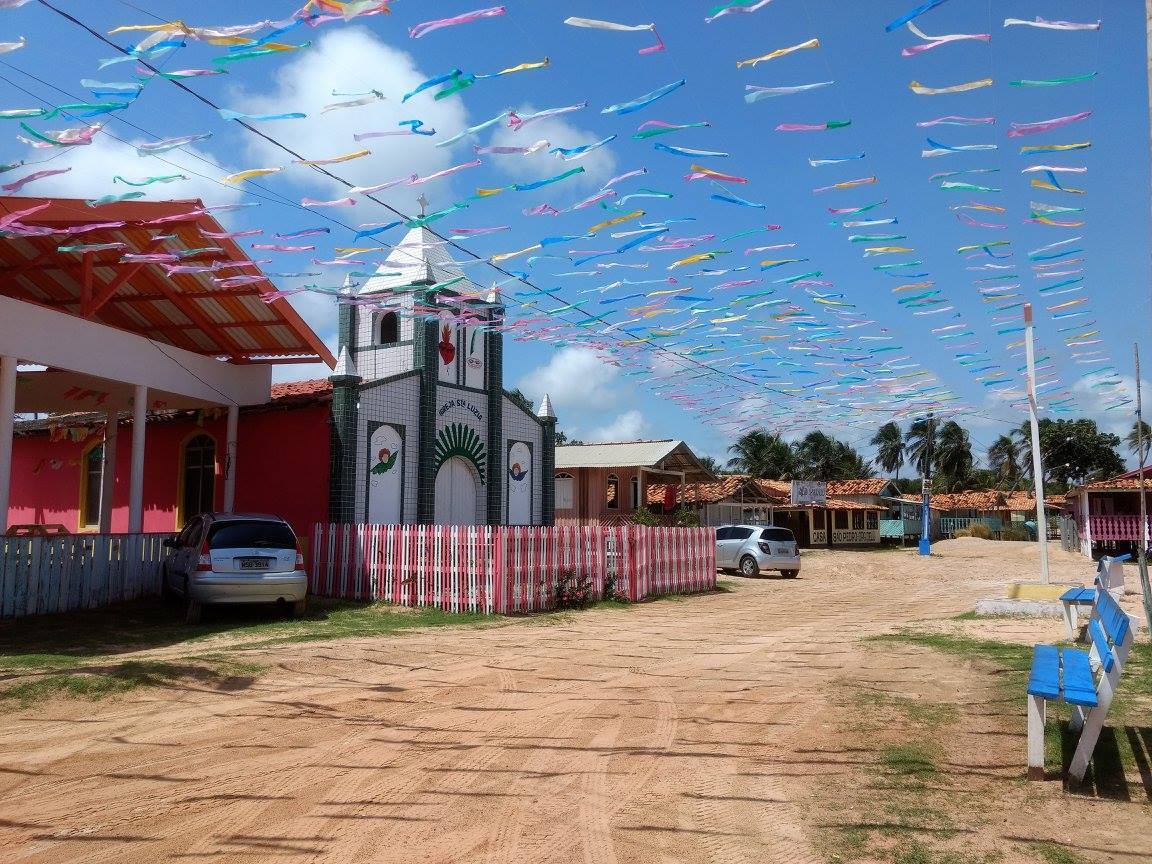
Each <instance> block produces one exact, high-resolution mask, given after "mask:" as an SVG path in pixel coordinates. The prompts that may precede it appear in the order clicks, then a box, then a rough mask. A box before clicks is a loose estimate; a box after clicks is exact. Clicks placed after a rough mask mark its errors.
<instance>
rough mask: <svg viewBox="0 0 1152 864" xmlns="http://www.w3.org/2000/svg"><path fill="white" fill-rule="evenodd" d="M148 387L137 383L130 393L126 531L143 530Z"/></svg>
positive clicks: (136, 532) (133, 532)
mask: <svg viewBox="0 0 1152 864" xmlns="http://www.w3.org/2000/svg"><path fill="white" fill-rule="evenodd" d="M147 409H148V388H147V387H145V386H144V385H143V384H137V385H136V390H135V392H134V393H133V394H132V470H131V473H130V474H129V479H128V533H129V534H139V533H140V532H141V531H143V530H144V425H145V423H146V422H147Z"/></svg>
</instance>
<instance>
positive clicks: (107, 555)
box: [0, 534, 170, 618]
mask: <svg viewBox="0 0 1152 864" xmlns="http://www.w3.org/2000/svg"><path fill="white" fill-rule="evenodd" d="M167 536H170V535H167V534H72V535H67V536H63V537H0V618H23V617H25V616H27V615H42V614H45V613H49V612H68V611H71V610H73V609H92V608H94V607H96V606H107V605H108V604H110V603H120V602H123V601H125V600H134V599H136V598H137V597H143V596H146V595H149V594H158V593H159V591H160V563H161V562H162V561H163V560H164V554H165V549H164V546H163V541H164V538H165V537H167Z"/></svg>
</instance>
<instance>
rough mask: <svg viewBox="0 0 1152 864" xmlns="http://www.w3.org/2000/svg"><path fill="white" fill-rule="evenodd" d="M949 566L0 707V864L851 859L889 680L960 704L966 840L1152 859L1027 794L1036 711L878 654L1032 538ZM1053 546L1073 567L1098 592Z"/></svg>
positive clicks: (834, 577)
mask: <svg viewBox="0 0 1152 864" xmlns="http://www.w3.org/2000/svg"><path fill="white" fill-rule="evenodd" d="M938 550H939V551H941V552H942V553H944V554H943V555H942V556H939V557H933V558H932V559H928V560H924V559H919V558H917V557H916V556H915V555H914V554H912V553H910V552H909V553H906V552H899V551H896V552H887V553H885V552H861V553H814V554H812V555H809V556H807V557H806V559H805V562H804V571H803V573H802V575H801V578H800V579H798V580H794V581H793V580H787V581H786V580H778V579H760V580H747V579H736V578H734V579H732V580H731V582H732V585H733V588H732V590H731V591H730V592H728V593H718V594H713V595H709V596H701V597H693V598H688V599H683V600H673V601H661V602H657V603H651V604H645V605H643V606H640V607H636V608H632V609H627V610H612V609H604V610H596V611H591V612H584V613H578V614H574V615H572V616H571V617H570V618H567V619H565V620H564V621H562V622H561V623H553V624H550V625H546V624H542V623H539V622H535V623H534V622H532V621H522V622H517V623H514V624H511V625H509V626H504V627H498V628H490V629H465V630H455V629H439V630H430V631H425V632H419V633H410V634H407V635H402V636H396V637H394V638H387V639H367V640H364V639H362V640H348V641H341V642H326V643H318V644H305V645H289V646H282V647H278V648H276V649H274V650H264V651H259V652H251V658H250V659H253V660H255V661H256V662H259V663H262V664H264V665H265V666H267V667H269V668H268V671H267V672H266V673H265V674H264V675H263V676H262V677H260V678H259V679H257V680H256V681H255V683H254V684H252V686H250V687H248V688H247V689H244V690H239V691H234V692H218V691H211V690H201V689H196V688H171V689H168V688H160V689H148V690H139V691H135V692H133V693H131V694H127V695H124V696H121V697H118V698H114V699H110V700H107V701H104V702H99V703H90V702H87V701H83V700H61V701H57V702H54V703H48V704H42V705H39V706H37V707H35V708H32V709H28V710H25V711H19V712H14V713H8V714H3V715H0V860H2V861H4V862H12V864H14V862H27V864H30V862H52V864H68V862H85V864H98V862H117V864H129V862H149V864H151V862H160V861H184V860H197V859H204V860H218V861H247V860H255V859H261V860H285V861H289V860H290V861H323V862H349V864H355V862H405V864H412V862H465V861H466V862H490V864H496V862H517V864H521V862H524V864H529V862H556V864H561V862H587V864H613V862H652V864H670V862H693V864H695V862H726V864H728V862H730V864H741V862H756V864H763V862H772V864H775V862H825V861H829V860H836V859H835V857H834V856H835V855H836V854H837V852H836V850H835V848H830V847H829V845H828V844H829V842H832V843H833V846H834V845H835V842H836V841H835V839H833V840H832V841H829V839H828V838H829V837H832V838H835V837H837V836H839V835H838V834H836V831H837V830H843V829H844V828H845V827H846V826H855V827H856V828H859V827H860V826H861V825H864V826H865V827H867V824H868V823H866V822H864V821H861V820H862V819H866V818H867V814H864V815H863V816H862V815H861V813H863V810H861V808H862V807H863V808H864V809H865V810H866V809H867V808H866V807H865V806H864V805H863V804H861V798H860V796H859V793H860V791H861V790H862V789H864V790H866V789H869V788H873V789H874V788H875V787H868V782H869V781H868V778H869V776H871V774H873V773H874V772H873V771H872V769H873V767H874V766H875V764H876V760H877V755H876V754H877V752H878V751H877V749H876V748H878V747H880V746H881V745H882V744H883V743H884V741H885V740H886V739H885V735H887V736H888V737H889V738H891V737H892V735H893V734H895V735H896V740H899V736H900V733H899V732H896V733H893V732H892V730H891V729H887V730H885V729H883V728H881V729H877V728H876V727H869V726H868V725H867V723H865V725H863V726H861V725H860V722H861V721H862V720H866V719H867V717H865V716H863V715H864V714H866V713H867V712H863V711H862V710H861V709H860V707H859V703H857V702H854V701H852V700H851V699H846V698H845V693H847V692H850V691H851V690H852V689H853V688H861V687H863V688H868V687H873V688H881V689H882V690H883V691H884V692H885V693H889V694H891V693H904V694H906V695H907V698H909V699H924V698H932V699H939V700H942V701H943V702H946V703H948V704H950V705H956V706H959V709H960V719H959V722H958V723H956V724H954V725H953V726H952V727H950V731H949V732H948V737H949V741H947V742H946V747H947V753H946V757H945V758H946V759H947V760H948V763H947V764H948V765H949V766H955V767H956V771H955V772H950V775H951V774H952V773H954V774H955V776H956V777H958V778H960V779H959V780H956V781H950V782H958V783H960V784H961V787H960V788H964V789H969V791H971V792H972V793H973V795H974V796H975V797H974V799H973V800H978V801H979V804H978V806H977V805H974V808H973V812H978V813H979V814H981V815H980V818H978V819H975V821H974V822H973V825H974V826H975V827H971V828H968V827H963V826H961V827H962V831H961V832H960V833H959V834H958V835H956V836H957V837H958V839H956V840H955V842H956V843H957V844H958V846H957V848H964V847H965V846H966V847H967V848H969V849H985V848H987V849H991V850H996V849H1001V850H1002V853H1001V854H1002V855H1003V856H1004V857H1001V858H999V859H997V860H1001V861H1006V862H1013V861H1036V860H1041V859H1038V858H1034V857H1031V856H1030V853H1029V851H1028V850H1029V849H1030V848H1031V847H1030V845H1029V844H1030V843H1031V842H1032V841H1040V840H1048V839H1050V840H1055V841H1058V842H1070V843H1072V845H1073V847H1074V848H1075V849H1076V850H1077V854H1079V855H1082V856H1084V859H1085V860H1089V861H1121V862H1131V861H1152V830H1150V829H1149V826H1150V825H1152V808H1150V807H1148V806H1147V804H1148V802H1147V801H1146V800H1145V801H1143V802H1141V801H1139V800H1135V801H1132V802H1115V801H1107V800H1095V799H1091V798H1083V797H1077V796H1070V795H1068V794H1067V793H1065V792H1063V791H1062V790H1061V786H1060V783H1059V782H1058V781H1049V782H1045V783H1039V784H1036V783H1033V784H1027V783H1024V782H1023V781H1022V780H1021V779H1020V778H1021V776H1022V773H1023V764H1022V763H1023V760H1024V740H1023V738H1022V737H1021V735H1020V732H1021V731H1022V729H1023V719H1022V718H1023V711H1024V700H1023V696H1022V695H1021V698H1020V699H1019V700H1011V701H1009V702H1006V704H1003V705H1001V704H998V703H997V702H996V700H995V699H994V698H993V696H992V695H990V694H992V693H993V690H992V688H993V686H994V682H990V681H989V676H988V675H987V674H982V673H981V672H980V671H979V670H978V669H975V668H973V667H972V665H971V664H967V663H964V662H962V661H957V660H955V659H954V658H948V657H944V656H941V655H940V653H939V652H935V651H931V650H928V649H919V648H915V647H910V648H897V647H877V646H876V645H875V644H872V645H869V644H866V643H863V642H861V641H860V640H861V639H862V637H866V636H868V635H870V634H876V633H881V632H888V631H892V630H894V629H896V628H897V627H899V626H903V625H906V624H908V623H910V622H918V621H929V622H931V621H936V622H943V621H945V619H948V618H950V617H952V616H955V615H956V614H957V613H961V612H965V611H968V610H970V609H971V608H972V606H973V604H974V601H975V600H976V599H977V598H979V597H982V596H996V595H997V593H998V592H999V591H1000V590H1002V586H1003V583H1004V580H1005V579H1006V578H1028V577H1029V576H1031V574H1032V573H1033V572H1034V564H1032V563H1030V562H1029V551H1030V550H1028V549H1026V548H1022V547H1016V548H1013V544H991V543H985V542H983V541H976V540H969V541H950V543H948V544H942V545H940V546H938ZM1054 556H1055V558H1056V559H1057V560H1056V563H1055V564H1054V566H1053V572H1054V577H1055V578H1067V579H1070V580H1075V581H1081V582H1083V581H1085V580H1086V579H1088V578H1090V575H1091V569H1090V565H1088V564H1086V563H1085V562H1084V560H1083V559H1081V558H1079V556H1074V555H1070V554H1065V553H1062V552H1060V550H1056V551H1055V552H1054ZM977 623H978V625H979V626H981V627H986V626H989V625H988V624H987V623H986V622H977ZM945 626H947V625H945ZM1003 626H1004V627H1005V628H1006V629H1007V630H1008V631H1009V632H1011V633H1014V634H1015V637H1016V638H1018V639H1019V640H1020V641H1023V642H1031V641H1037V640H1043V639H1057V638H1059V637H1060V635H1061V625H1060V624H1059V623H1058V622H1055V621H1053V622H1038V621H1029V622H1026V623H1020V622H1006V623H1004V624H1003ZM197 650H200V651H203V647H200V648H198V649H197ZM247 656H248V655H247V654H246V657H247ZM886 698H887V697H886ZM882 725H885V724H882ZM965 778H971V779H970V780H969V779H965ZM969 783H970V784H972V785H970V786H965V785H964V784H969ZM951 788H956V787H951ZM869 794H870V795H871V797H872V798H875V797H876V795H878V794H879V795H883V793H876V792H871V793H869ZM926 794H927V793H926ZM973 818H974V817H973ZM1073 821H1075V822H1076V823H1077V825H1076V827H1073V826H1072V824H1071V823H1072V822H1073ZM967 824H968V822H965V823H964V825H967ZM1141 826H1142V827H1141ZM829 832H831V833H829ZM949 836H952V835H949ZM859 860H872V859H870V858H867V856H866V857H865V858H864V859H859ZM877 860H889V859H884V858H879V859H877ZM932 860H936V859H932ZM941 860H943V859H941ZM954 860H959V859H954ZM963 860H965V861H968V860H985V859H982V858H981V859H976V858H973V859H967V858H966V859H963ZM987 860H993V859H992V858H988V859H987Z"/></svg>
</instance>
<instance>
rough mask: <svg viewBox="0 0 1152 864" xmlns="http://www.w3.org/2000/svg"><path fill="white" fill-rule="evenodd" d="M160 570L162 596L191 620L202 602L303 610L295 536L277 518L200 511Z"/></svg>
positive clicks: (304, 581)
mask: <svg viewBox="0 0 1152 864" xmlns="http://www.w3.org/2000/svg"><path fill="white" fill-rule="evenodd" d="M164 545H165V546H167V547H168V548H169V549H170V550H171V551H170V552H169V553H168V557H167V559H165V561H164V565H163V568H162V571H161V583H160V590H161V593H162V594H163V595H164V596H165V597H171V596H173V595H177V596H179V597H180V598H181V599H183V601H184V604H185V620H186V621H187V622H188V623H189V624H195V623H197V622H199V620H200V613H201V609H202V607H203V604H205V603H278V604H281V605H287V604H291V607H292V614H293V615H295V616H296V617H300V616H302V615H303V614H304V611H305V605H306V597H307V594H308V574H307V573H305V572H304V556H303V555H302V554H301V553H300V546H299V544H298V543H297V541H296V534H295V532H293V530H292V526H290V525H289V524H288V523H287V522H285V521H284V520H283V519H281V518H279V517H278V516H263V515H254V514H243V513H202V514H201V515H199V516H196V517H194V518H193V519H191V520H189V522H188V524H187V525H186V526H184V530H183V531H181V532H180V533H179V535H177V536H176V537H175V538H173V539H170V540H165V541H164Z"/></svg>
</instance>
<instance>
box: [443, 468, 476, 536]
mask: <svg viewBox="0 0 1152 864" xmlns="http://www.w3.org/2000/svg"><path fill="white" fill-rule="evenodd" d="M478 487H479V478H478V477H477V476H476V472H475V470H474V469H473V468H472V466H471V465H469V464H468V461H467V460H466V459H463V458H461V457H459V456H453V457H452V458H451V459H448V460H447V461H445V463H444V464H443V465H441V466H440V470H439V471H438V472H436V524H437V525H474V524H476V521H477V520H476V499H477V490H478Z"/></svg>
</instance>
